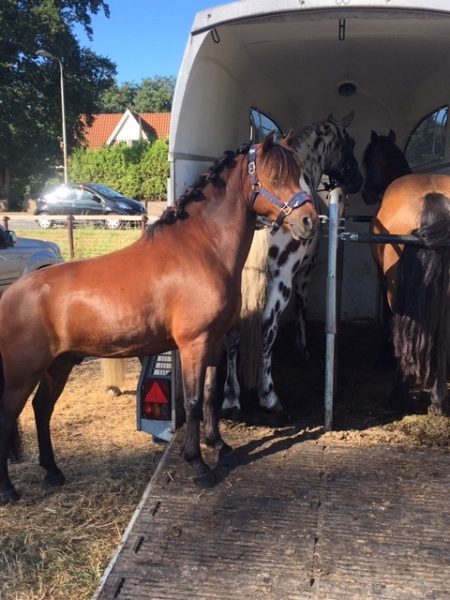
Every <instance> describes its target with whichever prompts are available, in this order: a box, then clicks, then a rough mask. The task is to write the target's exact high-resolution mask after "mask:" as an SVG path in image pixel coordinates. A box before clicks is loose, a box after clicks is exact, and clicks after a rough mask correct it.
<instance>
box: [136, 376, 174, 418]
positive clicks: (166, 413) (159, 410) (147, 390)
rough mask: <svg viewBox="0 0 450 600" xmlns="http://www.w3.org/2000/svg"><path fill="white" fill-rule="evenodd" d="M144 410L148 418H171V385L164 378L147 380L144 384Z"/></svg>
mask: <svg viewBox="0 0 450 600" xmlns="http://www.w3.org/2000/svg"><path fill="white" fill-rule="evenodd" d="M143 392H144V397H143V401H142V412H143V414H144V416H145V417H147V418H148V419H162V420H168V419H170V385H169V382H168V381H166V380H163V379H159V380H158V379H156V380H150V381H146V382H145V383H144V385H143Z"/></svg>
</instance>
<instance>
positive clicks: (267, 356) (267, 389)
mask: <svg viewBox="0 0 450 600" xmlns="http://www.w3.org/2000/svg"><path fill="white" fill-rule="evenodd" d="M291 291H292V289H291V288H290V287H289V286H288V285H286V284H285V283H284V282H283V281H282V279H281V277H279V278H277V277H275V278H274V279H272V281H271V284H270V286H269V289H268V296H267V301H266V305H265V307H264V313H263V321H262V323H263V325H262V330H263V331H262V353H261V363H260V365H261V368H260V379H259V386H258V398H259V405H260V406H261V408H264V409H266V410H271V411H275V412H280V411H281V410H283V407H282V406H281V402H280V399H279V398H278V396H277V394H276V393H275V391H274V386H273V379H272V347H273V345H274V343H275V340H276V337H277V332H278V324H279V320H280V316H281V314H282V312H283V311H284V309H285V308H286V306H287V303H288V301H289V298H290V296H291Z"/></svg>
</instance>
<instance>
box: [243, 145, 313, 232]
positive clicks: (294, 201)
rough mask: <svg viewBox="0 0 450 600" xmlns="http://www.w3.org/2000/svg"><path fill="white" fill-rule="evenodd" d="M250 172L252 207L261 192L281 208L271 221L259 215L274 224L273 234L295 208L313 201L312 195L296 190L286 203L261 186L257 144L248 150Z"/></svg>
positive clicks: (266, 221)
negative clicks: (257, 168)
mask: <svg viewBox="0 0 450 600" xmlns="http://www.w3.org/2000/svg"><path fill="white" fill-rule="evenodd" d="M248 174H249V177H250V182H251V184H252V191H251V194H250V198H249V205H250V208H251V209H253V207H254V204H255V200H256V197H257V196H258V194H261V196H264V197H265V198H267V199H268V200H270V202H272V204H275V206H278V207H280V209H281V210H280V212H279V214H278V217H277V218H276V220H275V221H273V222H272V221H269V219H267V218H266V217H262V216H259V219H260V220H262V221H263V222H264V224H269V225H271V226H272V232H271V233H272V234H273V233H275V232H276V231H277V230H278V229H279V228H280V225H281V224H282V223H283V221H284V219H285V218H286V217H287V216H288V215H289V214H290V213H291V212H292V211H293V210H295V209H296V208H300V207H301V206H303V205H304V204H306V203H307V202H311V204H312V203H313V201H312V199H311V197H310V196H309V194H307V193H306V192H296V193H295V194H294V195H293V196H292V198H291V199H290V200H289V201H288V202H286V203H285V202H282V201H281V200H279V199H278V198H277V197H276V196H274V195H273V194H271V193H270V192H269V191H268V190H266V189H265V188H263V187H261V184H260V183H259V181H258V178H257V176H256V146H255V145H253V146H251V148H250V150H249V152H248Z"/></svg>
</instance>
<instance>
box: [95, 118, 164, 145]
mask: <svg viewBox="0 0 450 600" xmlns="http://www.w3.org/2000/svg"><path fill="white" fill-rule="evenodd" d="M169 127H170V113H169V112H164V113H135V112H132V111H131V110H129V109H128V108H127V110H126V111H125V112H124V113H112V114H108V113H104V114H98V115H94V122H93V123H92V125H91V126H90V127H88V126H86V128H85V132H84V135H85V139H86V147H87V148H89V149H91V150H92V149H95V148H101V147H102V146H113V145H114V144H118V143H126V144H129V145H131V144H132V143H133V142H135V141H137V140H147V139H152V138H155V137H156V138H158V139H164V138H168V137H169Z"/></svg>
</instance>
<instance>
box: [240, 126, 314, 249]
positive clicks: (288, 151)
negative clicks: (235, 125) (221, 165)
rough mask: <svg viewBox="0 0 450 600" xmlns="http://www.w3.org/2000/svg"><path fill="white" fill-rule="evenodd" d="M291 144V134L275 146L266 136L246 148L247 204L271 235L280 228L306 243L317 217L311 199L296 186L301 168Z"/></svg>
mask: <svg viewBox="0 0 450 600" xmlns="http://www.w3.org/2000/svg"><path fill="white" fill-rule="evenodd" d="M293 144H294V139H293V137H292V136H291V135H288V136H286V138H285V139H284V140H283V141H281V142H279V143H276V142H274V140H273V134H269V135H268V136H267V137H266V139H265V140H264V142H262V143H261V144H256V145H254V146H252V147H251V148H250V150H249V153H248V156H249V158H248V174H249V177H250V183H251V192H250V200H249V203H250V205H251V207H252V208H253V210H254V211H255V212H256V213H257V214H258V216H259V217H262V219H263V221H264V222H268V221H269V222H270V225H271V227H272V231H273V232H275V231H277V230H278V229H279V228H282V229H283V230H285V231H286V232H287V233H289V234H290V235H291V236H292V237H293V238H294V239H295V240H309V239H312V238H313V237H314V236H315V234H316V232H317V228H318V225H319V217H318V214H317V211H316V209H315V206H314V203H313V201H312V199H311V197H310V196H309V194H307V193H306V192H305V191H302V190H301V189H300V187H299V181H300V175H301V168H300V164H299V162H298V159H297V155H296V153H295V151H294V150H293V148H292V146H293Z"/></svg>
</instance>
